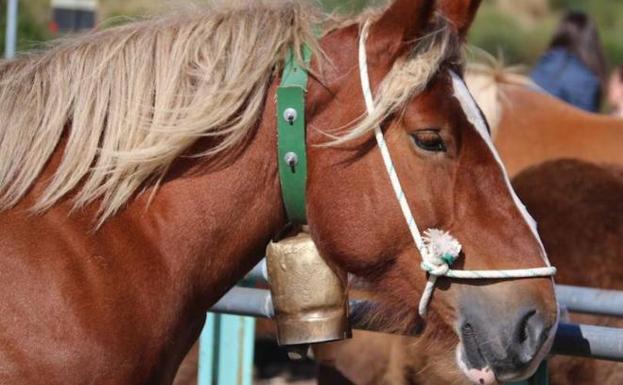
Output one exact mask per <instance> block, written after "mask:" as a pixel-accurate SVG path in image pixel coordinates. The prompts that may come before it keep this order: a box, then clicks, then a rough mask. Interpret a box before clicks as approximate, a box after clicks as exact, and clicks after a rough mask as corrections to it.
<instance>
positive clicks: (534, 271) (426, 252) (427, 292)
mask: <svg viewBox="0 0 623 385" xmlns="http://www.w3.org/2000/svg"><path fill="white" fill-rule="evenodd" d="M369 28H370V22H369V21H366V23H365V24H364V26H363V28H362V30H361V35H360V38H359V72H360V77H361V88H362V91H363V96H364V100H365V103H366V110H367V112H368V114H369V115H371V114H372V113H373V112H374V109H375V106H374V98H373V96H372V89H371V87H370V78H369V75H368V60H367V54H366V40H367V38H368V31H369ZM374 136H375V138H376V141H377V143H378V146H379V150H380V151H381V155H382V157H383V162H384V163H385V168H386V169H387V174H388V175H389V179H390V181H391V184H392V187H393V189H394V193H395V194H396V198H397V199H398V203H399V204H400V209H401V210H402V214H403V215H404V218H405V220H406V222H407V225H408V227H409V231H410V233H411V236H412V238H413V242H414V243H415V246H416V247H417V249H418V251H419V252H420V255H421V256H422V263H421V264H420V267H421V268H422V270H424V271H426V272H428V273H429V276H428V281H427V282H426V286H425V287H424V291H423V293H422V297H421V298H420V304H419V307H418V312H419V314H420V315H421V316H422V317H425V316H426V310H427V307H428V303H429V302H430V299H431V296H432V294H433V290H434V289H435V283H436V281H437V278H439V277H442V276H444V277H449V278H460V279H509V278H535V277H549V276H552V275H554V274H556V268H555V267H552V266H548V267H538V268H531V269H513V270H452V269H450V265H451V264H452V263H454V261H455V260H456V259H457V258H458V256H459V253H460V251H461V244H460V243H459V242H458V240H456V239H455V238H454V237H452V235H450V234H449V233H448V232H446V231H443V230H439V229H428V230H426V231H425V232H424V236H423V237H422V235H421V234H420V230H419V229H418V226H417V223H416V222H415V219H414V217H413V214H412V213H411V209H410V208H409V203H408V202H407V199H406V197H405V194H404V191H403V190H402V186H401V185H400V180H399V179H398V174H397V173H396V169H395V167H394V164H393V162H392V158H391V155H390V153H389V149H388V148H387V144H386V142H385V138H384V137H383V131H382V130H381V128H380V127H375V129H374Z"/></svg>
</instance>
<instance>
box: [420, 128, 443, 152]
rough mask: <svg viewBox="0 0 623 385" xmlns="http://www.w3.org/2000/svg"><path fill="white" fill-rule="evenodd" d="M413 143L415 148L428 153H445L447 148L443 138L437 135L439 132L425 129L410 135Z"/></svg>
mask: <svg viewBox="0 0 623 385" xmlns="http://www.w3.org/2000/svg"><path fill="white" fill-rule="evenodd" d="M411 137H412V138H413V142H414V143H415V145H416V146H418V147H419V148H421V149H422V150H425V151H430V152H446V151H448V148H447V147H446V143H445V142H444V141H443V138H442V137H441V135H440V134H439V130H436V129H426V130H419V131H416V132H414V133H412V134H411Z"/></svg>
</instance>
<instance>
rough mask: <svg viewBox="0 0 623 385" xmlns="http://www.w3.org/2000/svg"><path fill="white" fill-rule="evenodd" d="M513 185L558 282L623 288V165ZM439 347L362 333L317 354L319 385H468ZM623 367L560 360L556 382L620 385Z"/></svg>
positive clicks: (525, 177)
mask: <svg viewBox="0 0 623 385" xmlns="http://www.w3.org/2000/svg"><path fill="white" fill-rule="evenodd" d="M513 185H514V187H515V188H516V190H517V193H518V194H519V196H520V197H521V198H522V200H523V201H524V202H525V203H526V205H527V207H528V209H529V210H530V212H531V213H532V214H533V215H534V216H535V218H536V220H537V221H538V223H539V231H540V234H541V235H542V237H543V242H544V244H545V248H546V250H547V252H548V255H549V258H550V260H551V261H552V262H553V263H555V264H556V266H558V274H557V277H556V280H557V282H559V283H564V284H568V285H579V286H599V287H602V288H605V289H613V290H623V266H622V265H621V263H620V260H621V258H620V257H621V255H623V247H622V246H621V244H622V243H621V240H622V239H623V200H621V197H622V196H623V168H621V167H620V166H616V167H614V166H599V165H595V164H592V163H587V162H583V161H577V160H558V161H551V162H546V163H544V164H542V165H539V166H536V167H532V168H529V169H528V170H525V171H523V172H521V173H520V174H519V175H518V176H517V177H515V178H514V180H513ZM570 319H571V321H572V322H576V323H587V324H595V325H606V326H612V327H619V328H622V327H623V320H621V319H617V318H609V317H603V316H599V317H597V316H591V315H581V314H574V313H571V314H570ZM435 348H436V347H435V345H431V344H430V342H429V341H427V340H426V339H421V338H415V339H414V338H408V337H400V336H392V335H387V334H380V333H370V332H356V333H355V336H354V338H353V339H352V340H349V341H348V342H339V343H334V344H332V345H329V346H325V347H322V348H320V349H318V350H317V352H318V354H319V356H318V358H319V359H320V360H324V362H325V363H326V364H327V365H328V366H323V367H321V368H320V377H319V384H320V385H350V384H356V385H372V384H374V385H382V384H387V385H389V384H392V385H437V384H448V383H452V384H469V382H466V381H464V380H461V379H457V378H455V377H453V376H452V375H451V374H450V373H448V371H447V367H448V365H449V364H450V363H449V362H448V361H442V360H439V359H438V358H437V357H436V355H435V354H434V353H433V354H431V351H432V352H434V349H435ZM422 351H426V352H427V354H422V353H421V352H422ZM622 365H623V364H621V363H616V362H608V361H600V360H591V359H586V358H576V357H564V356H555V357H553V358H551V359H550V374H551V377H550V378H551V382H550V383H551V384H552V385H588V384H621V383H623V370H622V369H623V367H622ZM336 369H337V370H336Z"/></svg>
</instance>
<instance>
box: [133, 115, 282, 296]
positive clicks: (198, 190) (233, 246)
mask: <svg viewBox="0 0 623 385" xmlns="http://www.w3.org/2000/svg"><path fill="white" fill-rule="evenodd" d="M269 104H271V103H269ZM267 110H270V111H266V114H265V116H266V119H264V120H263V122H265V123H263V124H260V125H259V129H258V132H257V133H256V135H254V137H253V138H252V139H251V140H250V142H249V143H248V145H247V147H246V148H245V150H244V151H242V152H240V153H239V154H236V155H234V156H232V157H230V158H229V160H228V161H227V162H226V164H225V165H222V166H218V167H217V168H215V169H214V170H212V171H207V172H202V171H201V168H202V167H201V166H199V167H196V168H195V169H194V170H193V169H190V170H189V171H185V172H182V173H181V175H180V176H178V177H175V178H172V179H171V180H169V181H168V182H167V183H165V184H164V185H163V186H161V187H160V189H159V190H158V192H157V194H156V195H155V198H154V199H153V201H152V202H151V203H150V205H149V208H148V209H147V211H145V209H144V202H140V201H139V202H137V205H136V207H133V208H131V210H132V211H133V214H134V216H135V218H137V215H139V216H140V217H138V219H137V220H138V221H139V222H140V224H141V227H143V228H144V229H145V231H146V232H148V233H151V234H152V235H151V237H152V239H154V244H155V245H157V248H158V251H159V253H160V254H161V255H162V256H163V258H165V259H166V260H167V261H168V262H170V263H172V264H174V265H178V264H182V265H186V266H184V267H182V266H178V267H179V268H180V270H181V271H186V272H187V275H188V276H186V277H183V276H182V277H179V278H180V279H189V280H191V281H193V284H192V285H193V287H194V288H195V289H197V288H198V289H199V290H198V294H199V297H200V301H201V303H202V305H209V304H211V303H212V302H214V301H215V300H217V299H218V298H219V297H220V295H221V294H222V293H223V292H224V291H225V290H226V289H227V288H229V287H230V286H232V285H233V284H235V282H236V281H237V280H239V279H240V278H242V276H243V275H244V273H246V272H247V271H248V270H250V269H251V268H252V267H253V266H254V265H255V264H256V263H257V262H258V261H259V259H260V258H261V257H262V256H263V255H264V252H265V247H266V244H267V243H268V241H269V240H270V238H271V237H272V236H273V235H274V234H275V233H277V232H278V231H279V230H280V228H281V227H282V226H283V225H284V223H285V218H284V210H283V205H282V201H281V194H280V186H279V179H278V171H277V155H276V154H277V149H276V132H275V127H274V123H273V119H271V117H272V116H274V113H273V111H272V107H271V106H268V107H267ZM208 168H209V166H208ZM175 171H176V170H173V174H175ZM148 195H149V194H148V193H146V194H144V198H143V199H144V200H145V199H147V196H148Z"/></svg>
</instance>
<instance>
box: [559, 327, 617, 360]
mask: <svg viewBox="0 0 623 385" xmlns="http://www.w3.org/2000/svg"><path fill="white" fill-rule="evenodd" d="M552 353H554V354H562V355H568V356H582V357H591V358H596V359H602V360H609V361H623V329H616V328H609V327H604V326H593V325H573V324H561V325H559V326H558V331H557V332H556V339H555V340H554V347H553V349H552Z"/></svg>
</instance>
